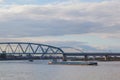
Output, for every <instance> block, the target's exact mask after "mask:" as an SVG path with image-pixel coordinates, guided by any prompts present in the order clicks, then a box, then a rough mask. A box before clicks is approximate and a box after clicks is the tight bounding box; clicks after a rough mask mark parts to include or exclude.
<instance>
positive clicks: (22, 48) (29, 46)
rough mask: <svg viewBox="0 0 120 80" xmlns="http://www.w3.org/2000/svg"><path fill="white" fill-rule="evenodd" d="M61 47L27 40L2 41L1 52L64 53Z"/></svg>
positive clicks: (0, 44)
mask: <svg viewBox="0 0 120 80" xmlns="http://www.w3.org/2000/svg"><path fill="white" fill-rule="evenodd" d="M63 53H64V51H63V50H62V49H61V48H59V47H54V46H51V45H45V44H39V43H27V42H0V54H30V55H32V54H41V56H40V57H44V55H46V54H47V55H49V54H53V55H55V54H63Z"/></svg>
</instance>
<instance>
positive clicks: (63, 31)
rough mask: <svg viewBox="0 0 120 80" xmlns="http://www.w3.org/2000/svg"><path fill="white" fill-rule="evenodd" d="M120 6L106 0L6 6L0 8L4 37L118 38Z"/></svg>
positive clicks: (1, 32) (114, 0) (117, 2)
mask: <svg viewBox="0 0 120 80" xmlns="http://www.w3.org/2000/svg"><path fill="white" fill-rule="evenodd" d="M119 5H120V3H119V0H110V1H109V0H105V1H102V2H95V3H90V2H87V3H84V2H73V3H70V2H68V3H57V4H48V5H7V6H3V7H1V8H0V36H1V37H30V36H58V35H71V34H86V33H87V34H89V33H94V34H96V33H97V34H101V33H104V34H112V33H115V34H118V33H119V32H120V31H119V29H120V22H119V21H120V18H119V16H120V14H119V13H120V6H119ZM104 36H105V35H104ZM106 36H107V35H106ZM112 36H113V37H114V36H115V35H112Z"/></svg>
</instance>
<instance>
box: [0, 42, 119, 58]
mask: <svg viewBox="0 0 120 80" xmlns="http://www.w3.org/2000/svg"><path fill="white" fill-rule="evenodd" d="M36 55H37V57H39V58H44V57H46V55H48V56H54V58H55V57H57V56H59V55H61V57H62V58H63V60H67V57H68V56H84V57H85V59H87V58H88V57H89V56H105V58H106V59H107V58H108V57H109V56H120V53H108V52H104V53H100V52H93V53H89V52H80V53H76V52H72V53H70V52H69V53H67V52H64V51H63V50H62V49H61V48H59V47H55V46H51V45H45V44H39V43H27V42H0V59H2V58H6V57H12V58H13V57H16V56H18V57H23V56H25V57H26V56H27V57H28V58H31V57H33V56H36Z"/></svg>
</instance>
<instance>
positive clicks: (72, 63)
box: [48, 61, 98, 65]
mask: <svg viewBox="0 0 120 80" xmlns="http://www.w3.org/2000/svg"><path fill="white" fill-rule="evenodd" d="M48 64H53V65H98V63H97V62H94V61H61V62H58V61H50V62H48Z"/></svg>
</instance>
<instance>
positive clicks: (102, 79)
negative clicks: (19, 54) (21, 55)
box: [0, 61, 120, 80]
mask: <svg viewBox="0 0 120 80" xmlns="http://www.w3.org/2000/svg"><path fill="white" fill-rule="evenodd" d="M47 63H48V61H34V62H29V61H0V80H120V62H98V64H99V65H98V66H75V65H48V64H47Z"/></svg>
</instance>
